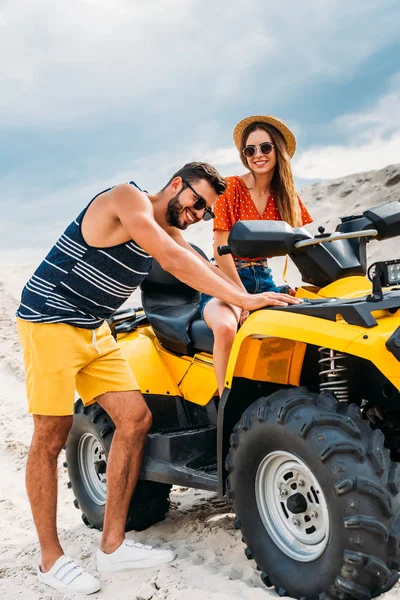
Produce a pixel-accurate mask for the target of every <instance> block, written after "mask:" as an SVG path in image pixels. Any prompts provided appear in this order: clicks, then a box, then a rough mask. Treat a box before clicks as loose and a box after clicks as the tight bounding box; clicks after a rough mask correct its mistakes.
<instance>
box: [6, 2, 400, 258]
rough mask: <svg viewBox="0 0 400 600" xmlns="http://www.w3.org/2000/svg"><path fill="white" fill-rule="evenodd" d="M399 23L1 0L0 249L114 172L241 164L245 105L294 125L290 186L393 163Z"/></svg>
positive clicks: (166, 173) (49, 228)
mask: <svg viewBox="0 0 400 600" xmlns="http://www.w3.org/2000/svg"><path fill="white" fill-rule="evenodd" d="M399 32H400V3H399V1H398V0H318V1H317V0H301V1H297V0H285V2H278V1H275V2H271V1H270V0H264V1H263V2H260V1H257V2H256V1H254V0H158V1H157V2H156V1H153V0H145V1H144V0H141V1H140V2H139V1H137V0H68V2H66V1H64V2H54V0H0V56H1V60H0V189H1V194H0V254H1V252H3V253H5V252H8V253H9V252H10V251H14V250H15V252H18V251H21V250H29V249H31V248H32V249H37V248H42V247H43V248H46V249H47V248H48V247H49V246H50V245H51V244H52V243H53V242H54V241H55V239H56V238H57V237H58V235H59V234H60V233H61V231H62V230H63V229H64V228H65V226H66V225H67V224H68V222H69V221H70V220H72V219H73V218H74V217H75V216H76V215H77V214H78V213H79V212H80V211H81V210H82V208H83V207H84V206H85V205H86V204H87V203H88V202H89V200H90V199H91V198H92V197H93V196H94V195H95V194H96V193H98V192H99V191H101V190H102V189H105V188H107V187H109V186H111V185H114V184H116V183H119V182H121V181H127V180H132V179H134V180H135V181H136V182H137V183H138V184H139V185H140V186H141V187H142V188H144V189H146V190H149V191H152V192H155V191H157V190H158V189H160V188H161V187H162V186H163V185H164V184H165V183H166V182H167V181H168V179H169V177H170V175H172V174H173V173H174V172H175V171H176V170H177V169H179V168H180V167H181V166H182V165H183V164H184V163H185V162H188V161H190V160H205V161H208V162H211V163H212V164H213V165H214V166H216V167H217V168H218V169H219V170H220V171H221V173H222V174H223V175H233V174H240V173H242V172H243V167H242V166H241V164H240V162H239V160H238V155H237V151H236V149H235V147H234V145H233V142H232V131H233V128H234V126H235V125H236V123H237V122H238V121H239V120H241V119H242V118H244V117H246V116H248V115H251V114H272V115H276V116H278V117H280V118H281V119H283V120H284V121H285V122H286V123H287V124H288V125H289V127H290V128H291V129H292V130H293V131H294V133H295V135H296V138H297V151H296V154H295V156H294V158H293V161H292V166H293V171H294V174H295V178H296V183H297V187H298V189H301V187H302V186H304V185H305V184H307V183H310V182H314V181H319V180H321V179H330V178H337V177H342V176H345V175H348V174H350V173H353V172H358V171H365V170H370V169H378V168H382V167H384V166H386V165H388V164H392V163H397V162H400V33H399Z"/></svg>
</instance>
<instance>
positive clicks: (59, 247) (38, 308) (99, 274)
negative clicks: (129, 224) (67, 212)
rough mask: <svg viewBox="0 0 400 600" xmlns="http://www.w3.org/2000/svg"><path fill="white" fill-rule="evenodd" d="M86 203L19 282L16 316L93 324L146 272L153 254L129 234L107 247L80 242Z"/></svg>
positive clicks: (108, 313) (85, 325)
mask: <svg viewBox="0 0 400 600" xmlns="http://www.w3.org/2000/svg"><path fill="white" fill-rule="evenodd" d="M130 183H131V185H134V186H135V187H136V188H137V189H139V190H140V188H139V187H138V186H137V185H136V184H135V183H134V182H133V181H131V182H130ZM108 189H111V188H108ZM108 189H107V190H104V191H103V192H100V194H103V193H104V192H106V191H108ZM100 194H97V196H95V198H93V200H95V199H96V198H97V197H98V196H100ZM93 200H92V201H91V202H90V204H91V203H92V202H93ZM90 204H89V205H88V206H90ZM88 206H87V207H86V208H85V209H84V210H83V211H82V212H81V214H80V215H79V216H78V217H77V219H76V220H74V221H73V222H72V223H71V224H70V225H69V226H68V227H67V229H66V230H65V231H64V233H63V234H62V235H61V237H60V238H59V239H58V240H57V242H56V243H55V245H54V246H53V248H52V249H51V250H50V252H49V253H48V255H47V256H46V258H45V259H44V260H43V262H42V263H41V264H40V265H39V267H38V268H37V269H36V271H35V273H34V274H33V275H32V277H31V278H30V279H29V281H28V283H27V284H26V286H25V287H24V289H23V291H22V296H21V304H20V306H19V308H18V310H17V313H16V314H17V317H19V318H20V319H24V320H25V321H32V322H34V323H67V324H69V325H74V326H76V327H83V328H85V329H96V328H97V327H99V326H100V325H101V324H102V323H103V321H104V320H105V319H108V318H109V317H110V316H111V315H112V314H113V312H114V311H116V310H117V309H118V308H119V307H120V306H121V305H122V304H123V303H124V302H125V301H126V300H127V299H128V298H129V296H130V295H131V294H132V292H134V291H135V290H136V288H137V287H138V286H139V285H140V283H141V282H142V281H143V279H144V278H145V277H146V275H148V273H149V271H150V268H151V265H152V257H151V256H150V255H149V254H147V252H145V251H144V250H143V248H141V247H140V246H139V245H138V244H136V243H135V242H134V241H133V240H130V241H128V242H125V243H123V244H119V245H117V246H111V247H108V248H97V247H94V246H89V245H88V244H87V243H86V242H85V240H84V238H83V235H82V230H81V227H82V220H83V217H84V216H85V213H86V211H87V209H88Z"/></svg>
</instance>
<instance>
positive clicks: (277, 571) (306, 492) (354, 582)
mask: <svg viewBox="0 0 400 600" xmlns="http://www.w3.org/2000/svg"><path fill="white" fill-rule="evenodd" d="M383 441H384V440H383V435H382V434H381V432H380V431H373V430H372V429H371V428H370V427H369V425H368V423H367V422H365V421H363V420H362V417H361V415H360V411H359V409H358V407H357V406H355V405H350V406H346V405H341V404H338V402H337V401H336V399H335V398H334V397H333V396H330V395H328V394H320V395H317V394H311V393H309V392H308V391H307V390H306V389H304V388H292V389H288V390H281V391H279V392H276V393H275V394H272V395H271V396H269V397H267V398H260V400H258V401H257V402H255V403H254V404H252V405H251V406H250V407H249V408H248V409H247V410H246V411H245V412H244V414H243V416H242V418H241V420H240V422H239V423H238V424H237V425H236V426H235V429H234V431H233V433H232V435H231V450H230V452H229V455H228V457H227V465H226V466H227V469H228V471H229V486H228V487H229V489H230V493H231V495H232V499H233V502H234V507H235V511H236V514H237V525H238V526H239V527H240V528H241V530H242V533H243V541H244V542H245V544H246V545H247V549H246V555H247V557H248V558H254V560H255V561H256V563H257V565H258V566H259V568H260V569H261V571H262V578H263V581H264V583H265V584H266V585H267V586H274V587H275V589H276V591H277V592H278V594H280V595H281V596H292V597H294V598H301V599H303V600H322V599H328V598H339V599H340V600H350V599H358V600H369V599H370V598H374V597H376V596H378V595H379V594H381V593H382V592H383V591H386V590H387V589H390V587H392V586H393V585H394V583H395V582H396V580H397V578H398V574H397V569H398V567H399V559H398V556H399V541H400V516H399V508H400V502H399V495H398V491H399V483H400V481H399V476H400V473H399V465H398V464H397V463H392V462H391V461H390V458H389V452H388V450H387V449H386V448H384V446H383Z"/></svg>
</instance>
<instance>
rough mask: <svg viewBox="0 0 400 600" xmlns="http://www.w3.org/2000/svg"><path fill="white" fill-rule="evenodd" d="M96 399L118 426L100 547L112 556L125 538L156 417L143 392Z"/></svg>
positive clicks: (102, 396)
mask: <svg viewBox="0 0 400 600" xmlns="http://www.w3.org/2000/svg"><path fill="white" fill-rule="evenodd" d="M96 400H97V402H98V403H99V404H100V405H101V406H102V407H103V408H104V410H105V411H106V412H107V413H108V414H109V415H110V417H111V419H112V420H113V422H114V424H115V426H116V430H115V433H114V437H113V440H112V444H111V449H110V454H109V457H108V461H107V504H106V513H105V521H104V528H103V536H102V540H101V546H100V547H101V550H102V551H103V552H105V553H106V554H110V553H112V552H114V551H115V550H116V549H117V548H118V547H119V546H120V545H121V544H122V542H123V541H124V539H125V523H126V518H127V514H128V508H129V503H130V500H131V498H132V493H133V490H134V488H135V486H136V482H137V480H138V477H139V471H140V467H141V463H142V458H143V449H144V444H145V440H146V435H147V433H148V431H149V429H150V427H151V422H152V417H151V412H150V411H149V409H148V408H147V404H146V403H145V401H144V399H143V396H142V394H141V393H140V392H139V391H129V392H108V393H106V394H102V395H101V396H98V397H97V398H96Z"/></svg>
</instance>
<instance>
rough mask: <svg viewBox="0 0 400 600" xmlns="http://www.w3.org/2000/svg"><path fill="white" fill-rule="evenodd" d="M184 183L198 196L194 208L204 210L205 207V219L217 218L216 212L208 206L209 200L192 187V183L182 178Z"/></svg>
mask: <svg viewBox="0 0 400 600" xmlns="http://www.w3.org/2000/svg"><path fill="white" fill-rule="evenodd" d="M182 183H183V185H184V186H185V187H187V188H189V190H191V191H192V192H193V194H194V195H195V197H196V201H195V203H194V204H193V208H194V209H195V210H203V208H204V209H205V211H204V215H203V221H211V219H214V218H215V214H214V213H213V211H212V210H211V208H208V206H207V202H206V201H205V200H204V198H203V197H202V196H200V195H199V194H198V193H197V192H196V190H195V189H193V188H192V186H191V185H190V183H188V182H187V181H185V180H184V179H182Z"/></svg>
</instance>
